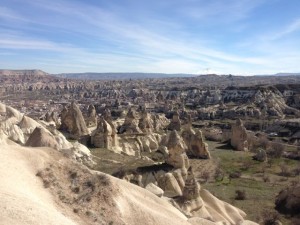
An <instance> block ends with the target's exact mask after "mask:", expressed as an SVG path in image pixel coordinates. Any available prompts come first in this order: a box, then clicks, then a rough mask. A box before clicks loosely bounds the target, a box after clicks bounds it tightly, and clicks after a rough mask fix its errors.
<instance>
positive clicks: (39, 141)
mask: <svg viewBox="0 0 300 225" xmlns="http://www.w3.org/2000/svg"><path fill="white" fill-rule="evenodd" d="M25 146H31V147H50V148H54V149H57V150H58V149H59V145H58V143H57V141H56V140H55V137H54V136H53V135H52V134H51V133H50V132H48V131H46V130H45V129H44V128H41V127H36V128H35V129H34V131H33V132H32V134H31V135H30V136H29V138H28V140H27V142H26V144H25Z"/></svg>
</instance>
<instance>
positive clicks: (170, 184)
mask: <svg viewBox="0 0 300 225" xmlns="http://www.w3.org/2000/svg"><path fill="white" fill-rule="evenodd" d="M157 182H158V186H159V187H160V188H161V189H162V190H163V191H164V196H166V197H170V198H172V197H176V196H181V195H182V190H181V188H180V186H179V184H178V182H177V180H176V178H175V177H174V175H173V174H172V173H166V174H164V175H162V176H160V177H159V178H158V180H157Z"/></svg>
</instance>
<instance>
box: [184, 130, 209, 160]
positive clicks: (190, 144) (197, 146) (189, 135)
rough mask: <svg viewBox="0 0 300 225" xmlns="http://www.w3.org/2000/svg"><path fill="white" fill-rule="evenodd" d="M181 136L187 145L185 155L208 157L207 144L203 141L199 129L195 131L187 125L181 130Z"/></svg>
mask: <svg viewBox="0 0 300 225" xmlns="http://www.w3.org/2000/svg"><path fill="white" fill-rule="evenodd" d="M182 137H183V140H184V142H185V144H186V145H187V155H189V156H193V157H197V158H202V159H209V158H210V153H209V151H208V144H207V143H205V142H204V138H203V135H202V132H201V131H200V130H197V131H196V132H195V131H194V130H193V129H192V128H191V127H190V126H189V127H187V128H186V129H185V130H184V131H183V132H182Z"/></svg>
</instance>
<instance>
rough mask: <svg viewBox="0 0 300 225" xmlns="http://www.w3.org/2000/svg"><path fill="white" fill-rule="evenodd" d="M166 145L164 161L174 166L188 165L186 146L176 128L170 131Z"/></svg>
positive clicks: (184, 166)
mask: <svg viewBox="0 0 300 225" xmlns="http://www.w3.org/2000/svg"><path fill="white" fill-rule="evenodd" d="M166 146H167V148H168V151H169V155H168V157H167V159H166V163H168V164H169V165H171V166H173V167H174V168H188V167H189V161H188V157H187V155H186V150H187V146H186V144H185V143H184V141H183V139H182V138H181V137H180V136H179V134H178V133H177V131H176V130H174V131H172V132H171V133H170V135H169V138H168V142H167V145H166Z"/></svg>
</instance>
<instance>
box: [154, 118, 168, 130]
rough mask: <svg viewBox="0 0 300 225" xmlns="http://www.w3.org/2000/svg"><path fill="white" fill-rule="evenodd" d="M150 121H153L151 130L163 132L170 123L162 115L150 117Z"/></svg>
mask: <svg viewBox="0 0 300 225" xmlns="http://www.w3.org/2000/svg"><path fill="white" fill-rule="evenodd" d="M152 121H153V128H154V130H155V131H161V130H164V129H165V128H166V127H167V126H168V125H169V123H170V122H169V120H168V119H167V118H166V117H165V115H164V114H154V115H152Z"/></svg>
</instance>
